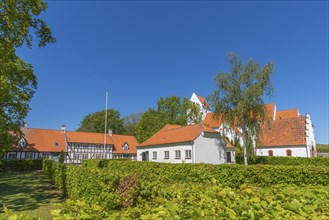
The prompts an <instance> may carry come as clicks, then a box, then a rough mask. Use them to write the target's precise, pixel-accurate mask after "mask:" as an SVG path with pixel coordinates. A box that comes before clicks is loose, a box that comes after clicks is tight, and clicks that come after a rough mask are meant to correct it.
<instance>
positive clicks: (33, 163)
mask: <svg viewBox="0 0 329 220" xmlns="http://www.w3.org/2000/svg"><path fill="white" fill-rule="evenodd" d="M41 169H42V159H37V160H30V159H27V160H0V172H8V171H29V170H41Z"/></svg>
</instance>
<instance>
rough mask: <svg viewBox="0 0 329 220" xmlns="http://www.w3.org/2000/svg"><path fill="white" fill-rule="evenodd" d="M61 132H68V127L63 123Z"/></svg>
mask: <svg viewBox="0 0 329 220" xmlns="http://www.w3.org/2000/svg"><path fill="white" fill-rule="evenodd" d="M61 132H62V133H65V132H66V127H65V125H62V126H61Z"/></svg>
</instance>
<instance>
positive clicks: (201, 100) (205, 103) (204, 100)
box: [197, 95, 210, 109]
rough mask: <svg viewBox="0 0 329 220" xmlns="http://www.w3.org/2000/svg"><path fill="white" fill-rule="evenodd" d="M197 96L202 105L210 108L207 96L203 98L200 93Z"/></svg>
mask: <svg viewBox="0 0 329 220" xmlns="http://www.w3.org/2000/svg"><path fill="white" fill-rule="evenodd" d="M197 97H198V99H199V100H200V102H201V104H202V107H204V108H207V109H210V106H209V104H208V102H207V100H206V99H205V98H203V97H202V96H198V95H197Z"/></svg>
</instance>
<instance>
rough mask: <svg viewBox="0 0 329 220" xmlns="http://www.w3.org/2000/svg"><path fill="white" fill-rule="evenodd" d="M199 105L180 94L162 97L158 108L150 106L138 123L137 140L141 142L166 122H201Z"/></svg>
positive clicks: (185, 123) (178, 123)
mask: <svg viewBox="0 0 329 220" xmlns="http://www.w3.org/2000/svg"><path fill="white" fill-rule="evenodd" d="M200 122H201V112H200V109H199V106H197V105H196V104H194V103H192V102H191V101H190V100H188V99H186V98H184V99H183V100H181V98H180V97H178V96H171V97H167V98H165V99H164V98H162V97H161V98H160V99H159V101H158V106H157V110H155V109H153V108H149V109H148V110H147V111H146V112H145V113H144V114H143V116H142V118H141V120H140V122H139V123H138V124H137V125H136V133H137V140H138V141H139V142H140V143H141V142H143V141H145V140H146V139H148V138H149V137H151V136H152V135H154V134H155V133H156V132H158V131H159V130H160V129H161V128H162V127H163V126H165V125H166V124H175V125H187V124H188V123H200Z"/></svg>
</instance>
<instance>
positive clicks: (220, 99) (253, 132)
mask: <svg viewBox="0 0 329 220" xmlns="http://www.w3.org/2000/svg"><path fill="white" fill-rule="evenodd" d="M228 61H229V64H230V65H231V72H229V73H225V72H220V73H218V74H217V75H216V77H215V82H216V89H215V90H214V92H213V93H212V94H211V95H210V96H209V101H210V103H211V105H212V107H213V109H214V112H215V115H216V117H223V118H222V119H223V121H225V122H226V123H228V124H229V125H230V126H232V127H233V126H235V127H238V128H240V129H241V131H242V140H243V143H242V144H243V146H244V161H245V164H246V163H247V148H249V151H250V149H253V146H254V144H255V143H257V142H258V134H259V129H260V122H265V121H267V115H266V110H265V107H264V101H263V99H264V97H265V96H271V95H272V94H273V91H274V90H273V86H272V83H271V76H272V72H273V64H272V63H267V64H266V65H265V66H264V67H261V65H260V64H259V63H256V62H255V61H254V60H253V59H249V61H248V62H247V63H246V64H244V63H243V62H242V60H241V58H240V57H239V56H238V55H236V54H234V53H230V54H229V56H228ZM251 152H253V150H251Z"/></svg>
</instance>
